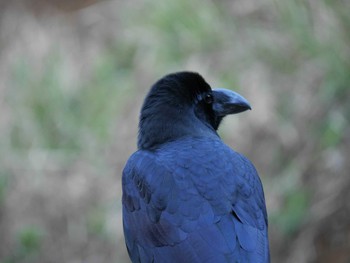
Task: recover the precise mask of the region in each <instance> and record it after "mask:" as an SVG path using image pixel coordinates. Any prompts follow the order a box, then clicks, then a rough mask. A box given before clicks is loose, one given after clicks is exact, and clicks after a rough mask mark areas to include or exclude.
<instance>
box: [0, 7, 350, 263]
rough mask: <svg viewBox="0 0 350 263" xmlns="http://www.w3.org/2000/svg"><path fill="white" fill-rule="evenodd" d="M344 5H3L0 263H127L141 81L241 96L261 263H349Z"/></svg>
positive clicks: (240, 125) (349, 71) (230, 125)
mask: <svg viewBox="0 0 350 263" xmlns="http://www.w3.org/2000/svg"><path fill="white" fill-rule="evenodd" d="M349 10H350V2H349V1H346V0H333V1H330V0H279V1H273V0H267V1H258V0H234V1H228V0H218V1H210V0H192V1H187V0H178V1H171V0H163V1H141V0H134V1H120V0H119V1H98V0H12V1H6V0H0V244H1V245H0V262H1V263H31V262H33V263H34V262H35V263H36V262H43V263H46V262H50V263H56V262H57V263H62V262H67V263H80V262H81V263H83V262H84V263H97V262H98V263H99V262H118V263H119V262H120V263H127V262H129V260H128V257H127V253H126V249H125V245H124V241H123V234H122V222H121V185H120V183H121V173H122V169H123V166H124V164H125V162H126V160H127V158H128V157H129V155H130V154H131V153H132V152H133V151H135V149H136V137H137V122H138V114H139V109H140V107H141V104H142V101H143V98H144V96H145V94H146V92H147V91H148V89H149V87H150V86H151V84H152V83H154V82H155V81H156V80H157V79H158V78H160V77H161V76H163V75H164V74H167V73H170V72H173V71H178V70H192V71H197V72H199V73H201V74H202V75H203V76H204V77H205V78H206V80H207V81H208V82H209V83H210V84H211V85H212V86H213V87H225V88H231V89H233V90H236V91H238V92H240V93H241V94H242V95H244V96H245V97H246V98H247V99H248V100H249V101H250V102H251V104H252V107H253V110H252V111H250V112H246V113H242V114H240V115H237V116H233V117H229V118H227V119H226V120H225V122H224V124H223V125H222V127H221V129H220V135H221V136H222V137H223V139H224V140H225V142H227V144H229V145H230V146H231V147H233V148H234V149H236V150H237V151H240V152H242V153H244V154H245V155H246V156H248V157H249V158H250V159H251V160H252V161H253V163H254V164H255V166H256V167H257V170H258V171H259V173H260V176H261V178H262V181H263V183H264V187H265V195H266V202H267V207H268V212H269V223H270V226H269V233H270V242H271V256H272V262H287V263H292V262H298V263H303V262H334V263H340V262H344V263H348V262H350V202H349V200H350V176H349V172H350V162H349V155H350V126H349V119H350V87H349V86H350V12H349Z"/></svg>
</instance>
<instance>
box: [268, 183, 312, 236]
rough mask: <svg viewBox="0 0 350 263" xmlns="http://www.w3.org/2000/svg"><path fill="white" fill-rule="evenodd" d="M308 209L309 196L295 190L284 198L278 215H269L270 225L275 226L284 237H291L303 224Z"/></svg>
mask: <svg viewBox="0 0 350 263" xmlns="http://www.w3.org/2000/svg"><path fill="white" fill-rule="evenodd" d="M308 207H309V194H308V193H307V192H306V191H305V190H303V189H295V190H294V191H291V192H288V193H287V194H286V195H285V197H284V205H283V208H282V210H281V211H279V213H278V214H274V215H270V216H271V223H272V224H276V225H277V226H278V227H279V229H280V230H281V231H282V233H284V234H285V235H292V234H294V233H295V232H296V231H297V230H299V229H300V227H301V225H302V224H303V223H304V219H305V216H306V215H307V211H308Z"/></svg>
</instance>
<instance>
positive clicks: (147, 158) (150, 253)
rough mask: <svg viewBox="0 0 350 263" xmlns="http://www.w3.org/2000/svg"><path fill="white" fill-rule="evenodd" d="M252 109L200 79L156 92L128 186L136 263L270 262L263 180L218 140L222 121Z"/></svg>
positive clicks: (190, 77)
mask: <svg viewBox="0 0 350 263" xmlns="http://www.w3.org/2000/svg"><path fill="white" fill-rule="evenodd" d="M247 109H250V105H249V103H248V101H247V100H246V99H244V98H243V97H242V96H240V95H239V94H237V93H235V92H233V91H230V90H226V89H213V90H212V89H211V88H210V86H209V85H208V84H207V83H206V82H205V80H204V79H203V78H202V77H201V76H200V75H199V74H197V73H192V72H179V73H174V74H170V75H167V76H165V77H163V78H162V79H160V80H159V81H158V82H156V83H155V84H154V85H153V87H152V88H151V90H150V92H149V93H148V95H147V97H146V99H145V101H144V104H143V106H142V109H141V115H140V123H139V137H138V151H136V152H135V153H134V154H133V155H132V156H131V157H130V158H129V160H128V162H127V164H126V166H125V168H124V171H123V178H122V184H123V201H122V202H123V225H124V235H125V242H126V246H127V249H128V252H129V256H130V258H131V260H132V262H134V263H135V262H142V263H144V262H145V263H148V262H155V263H167V262H169V263H170V262H174V263H187V262H188V263H204V262H208V263H209V262H210V263H221V262H254V263H259V262H264V263H265V262H269V242H268V235H267V214H266V207H265V200H264V193H263V188H262V185H261V182H260V179H259V177H258V174H257V172H256V170H255V168H254V166H253V165H252V163H251V162H250V161H249V160H248V159H247V158H246V157H244V156H243V155H241V154H239V153H237V152H235V151H233V150H232V149H230V148H229V147H228V146H227V145H225V144H224V143H223V141H222V140H221V139H220V137H219V135H218V134H217V132H216V130H217V129H218V127H219V124H220V122H221V121H222V119H223V117H225V116H226V115H228V114H235V113H239V112H242V111H245V110H247Z"/></svg>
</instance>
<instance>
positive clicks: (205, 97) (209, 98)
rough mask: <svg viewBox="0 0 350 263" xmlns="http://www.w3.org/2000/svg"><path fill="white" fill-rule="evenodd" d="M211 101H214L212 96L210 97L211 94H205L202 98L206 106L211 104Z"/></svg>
mask: <svg viewBox="0 0 350 263" xmlns="http://www.w3.org/2000/svg"><path fill="white" fill-rule="evenodd" d="M213 101H214V99H213V95H212V94H210V93H208V94H206V95H205V96H204V102H205V103H206V104H212V103H213Z"/></svg>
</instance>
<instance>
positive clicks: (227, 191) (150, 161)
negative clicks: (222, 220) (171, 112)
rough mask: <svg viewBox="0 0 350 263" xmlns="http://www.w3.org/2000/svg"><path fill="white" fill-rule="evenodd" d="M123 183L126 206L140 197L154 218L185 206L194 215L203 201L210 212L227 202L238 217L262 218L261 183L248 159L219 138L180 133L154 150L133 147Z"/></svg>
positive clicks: (259, 221) (259, 222) (257, 221)
mask: <svg viewBox="0 0 350 263" xmlns="http://www.w3.org/2000/svg"><path fill="white" fill-rule="evenodd" d="M123 187H124V189H126V191H125V194H124V197H125V198H124V199H125V205H126V207H128V208H129V209H130V210H133V209H135V206H136V207H137V206H139V203H140V201H141V200H140V198H141V199H142V200H143V202H145V203H146V204H150V206H151V207H153V210H154V211H155V213H151V214H152V215H153V216H154V217H155V218H154V220H157V219H159V216H160V214H161V213H162V212H166V213H170V214H172V213H176V212H181V210H186V209H191V211H183V213H184V214H185V215H186V214H191V213H192V215H189V216H190V217H191V216H192V217H198V216H199V214H200V213H202V212H201V209H200V207H201V206H208V207H210V209H207V210H209V211H212V213H213V215H214V216H220V215H223V214H226V213H228V212H229V211H231V210H232V207H233V210H234V211H235V212H236V214H237V215H239V216H238V217H239V219H240V220H241V221H244V223H246V224H249V225H252V226H254V227H257V226H260V227H263V225H264V224H267V216H266V208H265V200H264V194H263V190H262V185H261V182H260V179H259V176H258V174H257V172H256V170H255V168H254V166H253V164H252V163H251V162H250V161H249V160H248V159H247V158H246V157H245V156H243V155H242V154H239V153H237V152H235V151H233V150H232V149H230V148H229V147H228V146H226V145H225V144H224V143H223V142H222V141H221V140H219V139H218V140H215V139H214V140H208V139H203V138H184V139H182V140H177V141H173V142H169V143H167V144H164V145H162V146H161V147H159V148H158V149H156V150H154V151H145V150H140V151H137V152H136V153H134V154H133V155H132V156H131V157H130V159H129V161H128V162H127V165H126V167H125V169H124V172H123ZM128 196H129V198H128ZM130 196H131V197H132V198H130ZM127 200H129V201H130V202H127ZM252 215H256V217H255V216H252ZM260 217H261V218H260Z"/></svg>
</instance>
